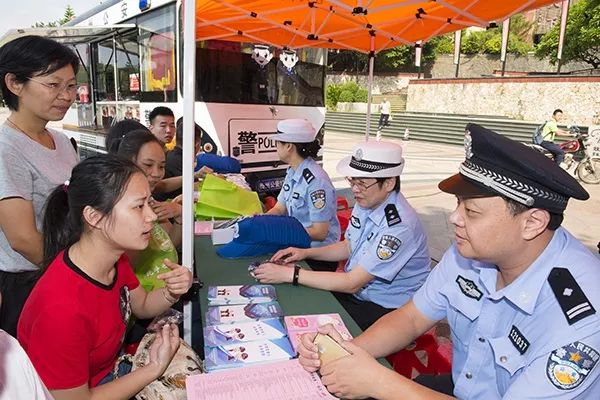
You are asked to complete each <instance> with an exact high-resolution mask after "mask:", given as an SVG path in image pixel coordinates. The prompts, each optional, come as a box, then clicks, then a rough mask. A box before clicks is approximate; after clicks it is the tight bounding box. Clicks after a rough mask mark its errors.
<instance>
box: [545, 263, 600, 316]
mask: <svg viewBox="0 0 600 400" xmlns="http://www.w3.org/2000/svg"><path fill="white" fill-rule="evenodd" d="M548 283H549V284H550V287H551V288H552V292H554V296H555V297H556V300H557V301H558V304H559V305H560V308H561V309H562V312H563V313H564V314H565V318H566V319H567V322H568V323H569V325H573V324H574V323H575V322H577V321H579V320H582V319H584V318H586V317H589V316H590V315H593V314H595V313H596V310H595V309H594V307H593V306H592V304H591V303H590V301H589V300H588V298H587V297H586V295H585V293H583V290H581V287H580V286H579V284H578V283H577V281H575V278H574V277H573V275H572V274H571V271H569V270H568V269H566V268H558V267H556V268H553V269H552V271H550V275H548Z"/></svg>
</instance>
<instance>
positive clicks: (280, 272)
mask: <svg viewBox="0 0 600 400" xmlns="http://www.w3.org/2000/svg"><path fill="white" fill-rule="evenodd" d="M254 277H255V278H256V279H257V280H258V281H259V282H260V283H286V282H287V283H291V282H292V281H293V279H294V266H293V265H279V264H275V263H271V262H266V263H264V264H260V265H259V266H258V267H257V268H256V269H255V270H254Z"/></svg>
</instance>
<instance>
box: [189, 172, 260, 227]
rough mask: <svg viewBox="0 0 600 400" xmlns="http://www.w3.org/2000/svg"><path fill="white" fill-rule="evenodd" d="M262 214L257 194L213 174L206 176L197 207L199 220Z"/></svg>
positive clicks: (196, 212)
mask: <svg viewBox="0 0 600 400" xmlns="http://www.w3.org/2000/svg"><path fill="white" fill-rule="evenodd" d="M261 213H262V205H261V203H260V200H259V198H258V194H257V193H256V192H252V191H249V190H245V189H242V188H241V187H239V186H238V185H236V184H235V183H232V182H228V181H227V180H225V179H223V178H219V177H217V176H214V175H212V174H208V175H206V178H204V182H203V183H202V188H201V189H200V196H199V198H198V201H197V202H196V206H195V214H196V218H198V219H211V218H216V219H230V218H235V217H238V216H240V215H254V214H261Z"/></svg>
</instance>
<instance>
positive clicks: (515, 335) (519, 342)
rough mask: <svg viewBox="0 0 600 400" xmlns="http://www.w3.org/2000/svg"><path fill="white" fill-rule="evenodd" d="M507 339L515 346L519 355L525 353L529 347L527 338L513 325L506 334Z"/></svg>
mask: <svg viewBox="0 0 600 400" xmlns="http://www.w3.org/2000/svg"><path fill="white" fill-rule="evenodd" d="M508 340H510V342H511V343H512V344H513V346H515V347H516V349H517V350H518V351H519V353H521V355H523V354H525V352H526V351H527V349H528V348H529V340H527V339H526V338H525V336H523V334H522V333H521V331H520V330H519V329H517V327H516V326H514V325H513V326H512V328H511V330H510V333H509V334H508Z"/></svg>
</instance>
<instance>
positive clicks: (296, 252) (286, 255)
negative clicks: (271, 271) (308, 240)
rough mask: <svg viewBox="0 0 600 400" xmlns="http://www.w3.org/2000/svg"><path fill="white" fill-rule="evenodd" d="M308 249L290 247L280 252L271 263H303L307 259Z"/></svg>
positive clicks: (272, 258)
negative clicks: (280, 261)
mask: <svg viewBox="0 0 600 400" xmlns="http://www.w3.org/2000/svg"><path fill="white" fill-rule="evenodd" d="M306 250H307V249H299V248H297V247H288V248H287V249H283V250H279V251H278V252H277V253H275V254H274V255H273V257H271V261H279V260H282V261H284V262H286V263H292V262H296V261H301V260H304V259H305V258H306Z"/></svg>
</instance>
